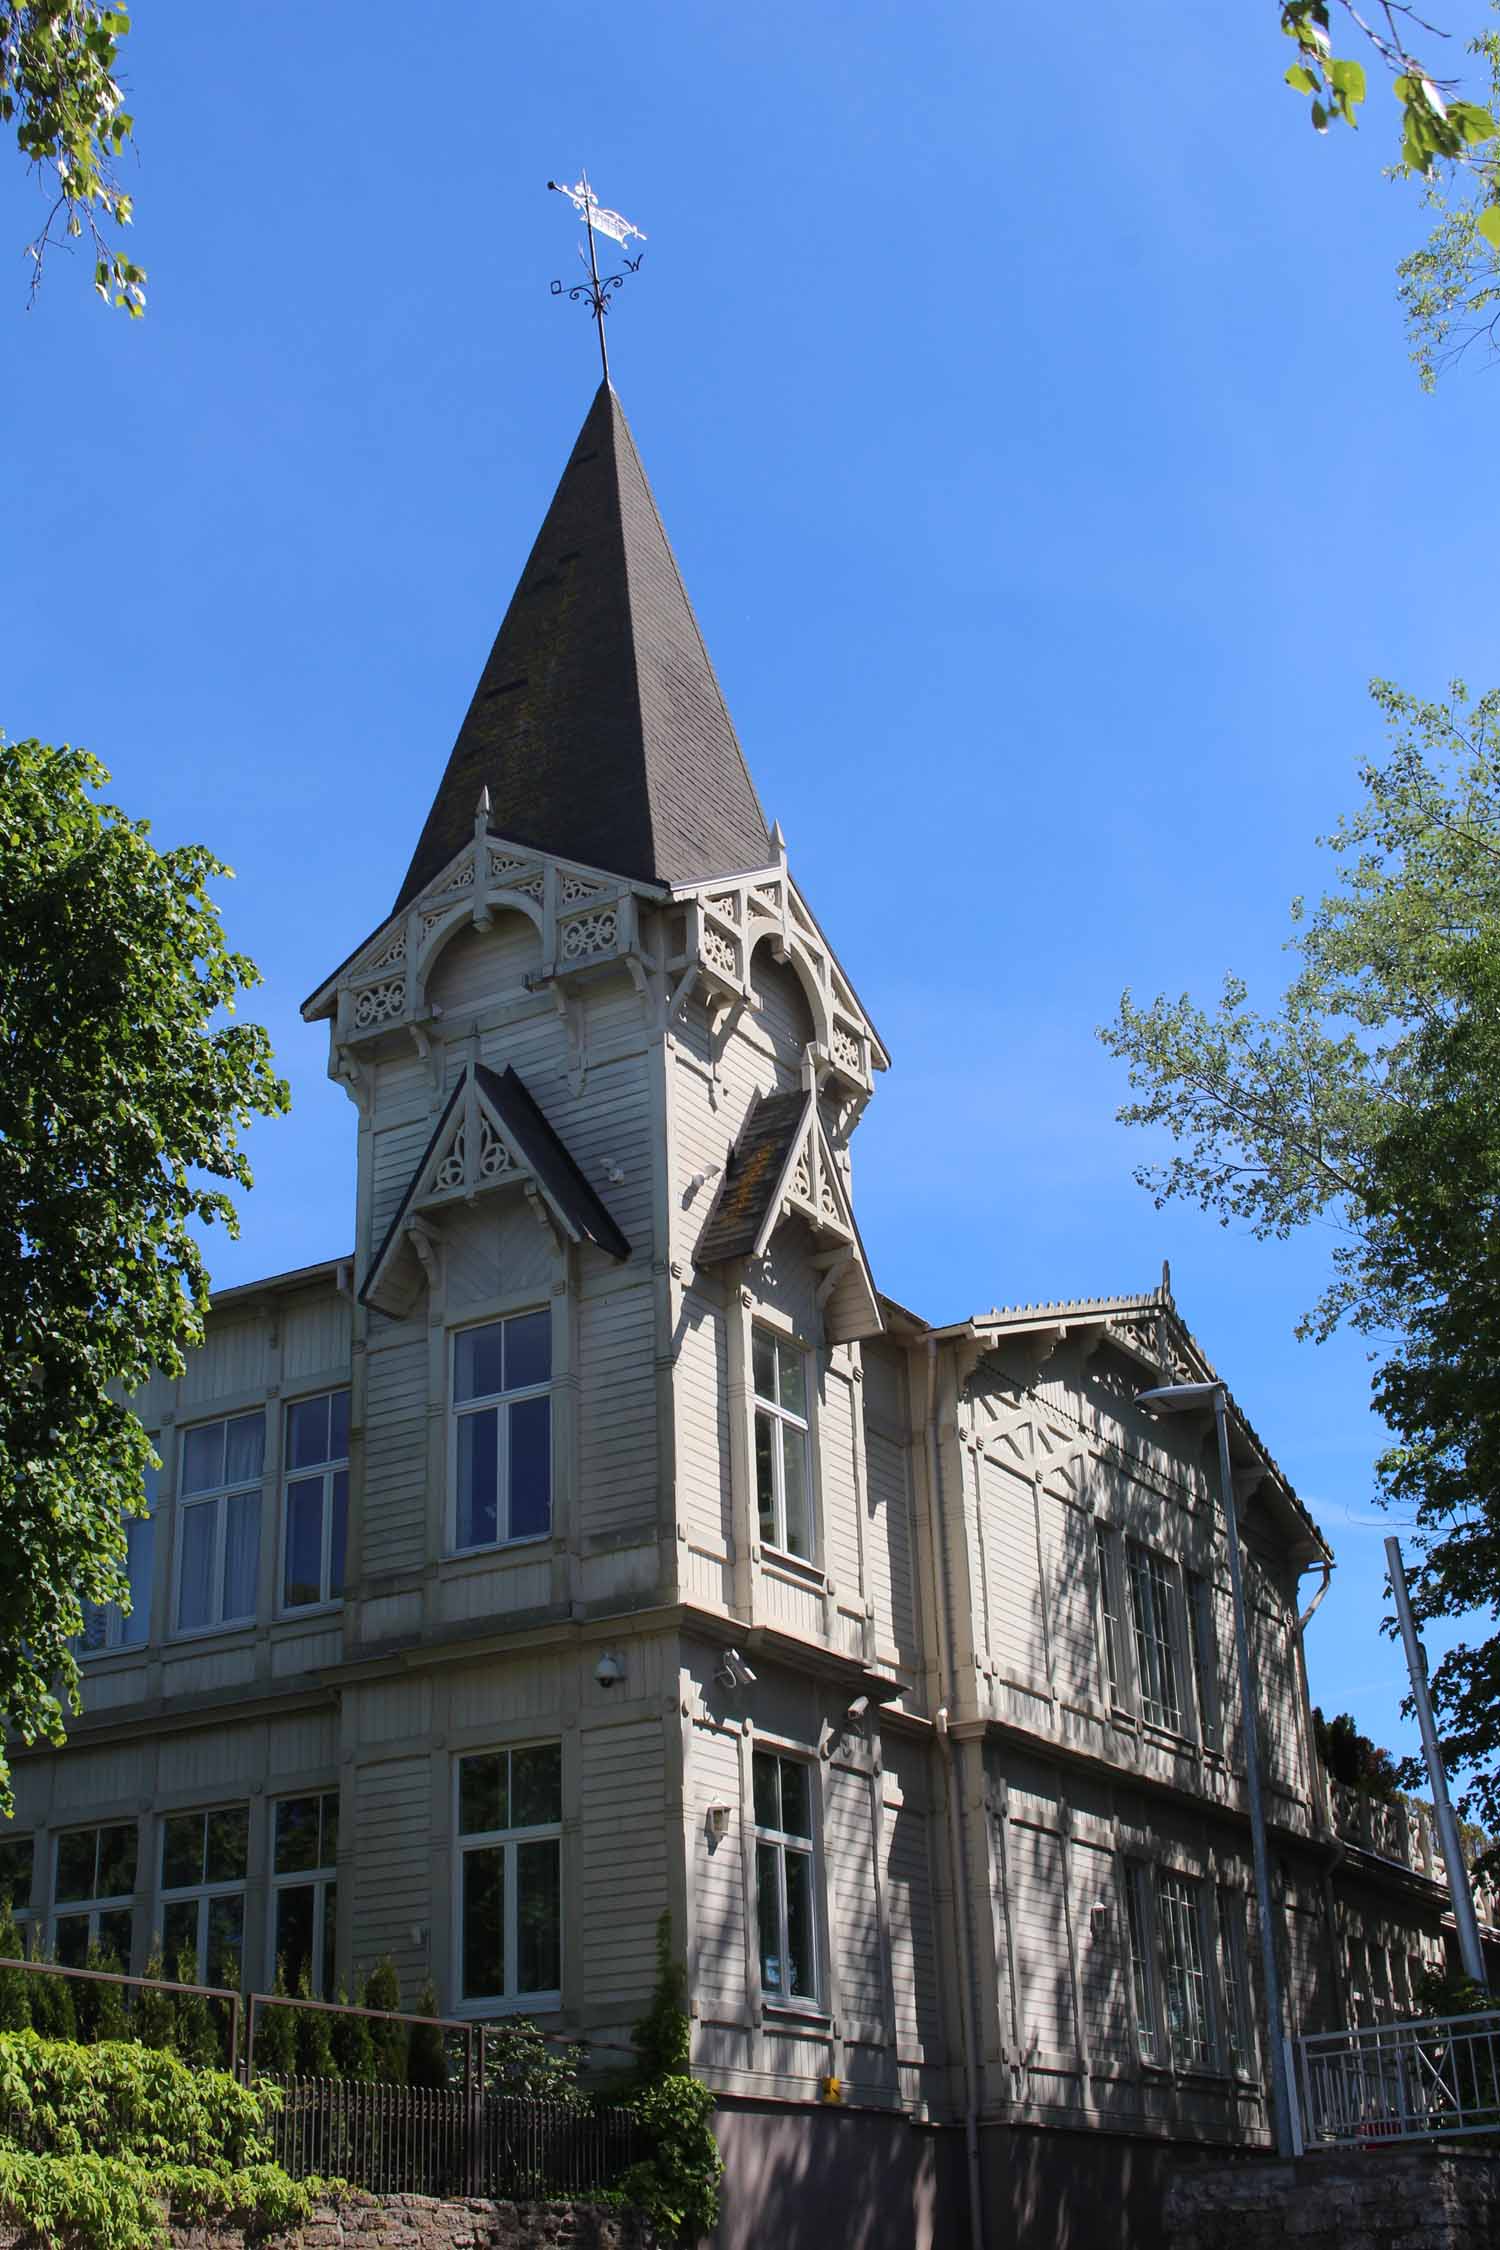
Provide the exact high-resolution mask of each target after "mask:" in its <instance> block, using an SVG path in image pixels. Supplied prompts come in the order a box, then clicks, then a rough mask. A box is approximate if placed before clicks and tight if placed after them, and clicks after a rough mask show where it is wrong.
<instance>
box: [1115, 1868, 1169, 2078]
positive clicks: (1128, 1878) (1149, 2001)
mask: <svg viewBox="0 0 1500 2250" xmlns="http://www.w3.org/2000/svg"><path fill="white" fill-rule="evenodd" d="M1124 1874H1125V1926H1126V1931H1127V1934H1128V1936H1129V1939H1130V1992H1131V1998H1132V2000H1133V2001H1134V2003H1135V2036H1136V2045H1137V2047H1138V2049H1139V2052H1140V2056H1141V2060H1142V2061H1143V2062H1157V2061H1159V2060H1160V2053H1161V2048H1160V2041H1159V2039H1158V2037H1157V2030H1156V1965H1155V1960H1154V1957H1153V1954H1152V1947H1151V1924H1152V1913H1151V1870H1150V1868H1149V1867H1146V1866H1144V1865H1143V1864H1142V1862H1141V1861H1140V1860H1136V1859H1130V1860H1127V1861H1126V1862H1125V1869H1124Z"/></svg>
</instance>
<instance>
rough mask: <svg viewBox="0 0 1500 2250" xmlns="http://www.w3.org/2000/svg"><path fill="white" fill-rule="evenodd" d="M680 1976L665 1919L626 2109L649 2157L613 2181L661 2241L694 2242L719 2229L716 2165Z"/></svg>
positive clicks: (710, 2105)
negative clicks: (633, 2117)
mask: <svg viewBox="0 0 1500 2250" xmlns="http://www.w3.org/2000/svg"><path fill="white" fill-rule="evenodd" d="M686 1992H687V1977H686V1973H685V1971H684V1969H683V1967H682V1964H681V1963H680V1962H679V1961H678V1960H677V1959H676V1958H675V1956H674V1954H673V1952H672V1917H671V1915H670V1914H663V1916H662V1917H661V1920H660V1921H659V1922H658V1923H657V1925H656V1988H655V1990H654V1992H653V1993H652V1996H651V2006H650V2007H649V2008H648V2010H647V2011H646V2013H645V2015H644V2016H643V2017H642V2018H641V2020H640V2022H639V2023H638V2024H637V2025H636V2027H635V2045H636V2053H637V2056H638V2058H639V2060H638V2064H637V2069H636V2074H635V2077H636V2084H635V2090H634V2093H633V2095H632V2097H631V2102H630V2106H631V2108H632V2109H633V2110H634V2111H635V2115H636V2119H637V2122H638V2123H639V2125H640V2126H641V2128H642V2131H643V2132H644V2134H645V2136H646V2138H647V2139H648V2140H649V2141H650V2143H651V2144H652V2148H651V2155H650V2156H649V2157H647V2158H646V2159H645V2160H644V2161H643V2162H642V2163H640V2164H633V2165H632V2166H631V2168H630V2170H629V2171H628V2172H627V2173H626V2174H625V2176H624V2178H623V2179H622V2180H621V2181H620V2193H621V2195H623V2197H624V2198H625V2200H626V2201H627V2202H628V2203H633V2204H634V2205H635V2206H636V2208H637V2209H638V2210H641V2211H644V2212H645V2213H646V2215H647V2216H648V2218H650V2219H651V2221H652V2222H653V2224H654V2225H655V2227H656V2231H657V2233H658V2234H659V2235H660V2237H661V2239H662V2240H663V2241H664V2242H682V2243H688V2242H696V2241H697V2240H698V2237H699V2236H700V2235H703V2234H708V2233H710V2232H711V2231H712V2229H713V2228H714V2227H715V2226H716V2225H717V2223H718V2217H719V2180H720V2177H721V2175H722V2173H723V2170H724V2164H723V2159H722V2158H721V2157H720V2155H719V2147H718V2143H717V2141H715V2139H714V2133H713V2127H712V2125H711V2124H710V2123H709V2119H710V2118H711V2117H712V2115H713V2109H714V2097H713V2095H712V2093H710V2091H709V2089H708V2088H707V2087H706V2086H701V2085H700V2084H699V2083H698V2081H697V2079H696V2078H694V2077H692V2076H691V2075H690V2072H689V2067H688V2066H689V2061H690V2057H691V2054H692V2025H691V2023H690V2021H689V2019H688V2013H687V2007H686Z"/></svg>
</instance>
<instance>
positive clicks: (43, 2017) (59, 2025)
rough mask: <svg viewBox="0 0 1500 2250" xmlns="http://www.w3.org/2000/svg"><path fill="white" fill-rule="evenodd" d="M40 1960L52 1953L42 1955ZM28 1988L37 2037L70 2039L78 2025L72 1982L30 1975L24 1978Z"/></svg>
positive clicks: (64, 1979) (68, 1979)
mask: <svg viewBox="0 0 1500 2250" xmlns="http://www.w3.org/2000/svg"><path fill="white" fill-rule="evenodd" d="M41 1958H42V1959H50V1958H51V1956H50V1955H47V1954H43V1955H42V1956H41ZM26 1981H27V1983H28V1985H29V1986H30V1987H31V2028H32V2030H33V2031H34V2032H35V2033H36V2034H37V2037H38V2038H39V2039H72V2038H73V2037H74V2036H75V2033H76V2029H77V2025H76V2019H75V2016H74V2011H73V1985H72V1980H71V1979H70V1978H68V1977H47V1976H33V1977H28V1978H27V1980H26Z"/></svg>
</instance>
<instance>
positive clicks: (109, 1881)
mask: <svg viewBox="0 0 1500 2250" xmlns="http://www.w3.org/2000/svg"><path fill="white" fill-rule="evenodd" d="M134 1889H135V1823H134V1821H122V1822H121V1823H120V1824H119V1826H118V1827H114V1828H101V1829H100V1831H99V1875H98V1881H97V1885H96V1888H95V1891H94V1896H95V1898H123V1897H124V1896H125V1894H126V1892H127V1891H133V1890H134Z"/></svg>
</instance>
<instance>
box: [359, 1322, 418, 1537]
mask: <svg viewBox="0 0 1500 2250" xmlns="http://www.w3.org/2000/svg"><path fill="white" fill-rule="evenodd" d="M368 1368H369V1376H368V1384H367V1398H366V1407H365V1491H364V1562H365V1570H366V1572H367V1573H379V1572H381V1571H387V1570H414V1569H416V1568H417V1566H418V1565H419V1564H420V1563H421V1562H422V1561H423V1559H424V1557H425V1555H426V1551H427V1337H426V1333H425V1331H424V1332H423V1333H422V1334H421V1335H418V1336H415V1337H412V1338H409V1339H406V1338H403V1340H402V1341H401V1342H400V1343H397V1344H388V1345H387V1346H386V1347H385V1349H384V1350H383V1351H372V1352H371V1353H370V1355H369V1360H368Z"/></svg>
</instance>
